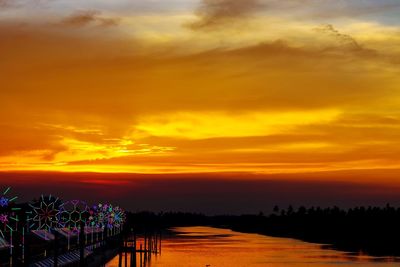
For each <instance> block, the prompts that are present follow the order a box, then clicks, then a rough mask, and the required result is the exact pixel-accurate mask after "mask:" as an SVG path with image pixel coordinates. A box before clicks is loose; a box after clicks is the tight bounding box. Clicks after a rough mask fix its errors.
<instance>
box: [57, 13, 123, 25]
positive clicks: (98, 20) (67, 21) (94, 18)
mask: <svg viewBox="0 0 400 267" xmlns="http://www.w3.org/2000/svg"><path fill="white" fill-rule="evenodd" d="M100 14H101V13H100V12H98V11H94V10H88V11H80V12H77V13H74V14H72V15H70V16H68V17H66V18H64V19H63V20H62V21H61V24H62V25H65V26H72V27H84V26H88V25H96V26H100V27H109V26H116V25H118V23H119V20H118V19H116V18H105V17H102V16H101V15H100Z"/></svg>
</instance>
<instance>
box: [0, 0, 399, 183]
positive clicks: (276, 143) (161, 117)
mask: <svg viewBox="0 0 400 267" xmlns="http://www.w3.org/2000/svg"><path fill="white" fill-rule="evenodd" d="M300 2H302V1H285V2H282V1H280V2H279V1H262V2H261V1H227V0H225V1H222V0H221V1H204V2H202V6H201V8H200V9H199V10H198V15H199V17H194V16H193V15H192V10H188V11H185V12H187V13H185V12H184V11H181V12H182V13H179V12H176V13H175V11H174V12H172V11H170V13H168V12H164V13H162V12H161V13H157V14H153V13H152V14H149V13H146V14H139V15H138V14H134V15H132V14H131V13H130V12H129V11H126V12H122V11H119V10H117V9H113V10H107V9H106V8H104V6H101V7H103V8H104V9H102V8H100V6H94V7H93V8H92V9H83V10H99V11H98V12H97V11H96V12H95V11H81V12H76V11H75V12H74V10H75V9H73V8H72V7H71V8H70V9H68V10H67V11H65V10H60V9H57V7H56V6H57V5H56V4H60V3H59V2H57V1H56V2H54V1H50V2H49V3H48V5H49V7H48V9H43V10H40V11H38V12H40V14H42V15H43V18H38V17H39V16H33V15H32V16H31V17H29V16H28V17H25V16H22V15H21V16H17V15H15V17H10V16H8V15H7V14H5V12H4V13H2V20H1V23H0V39H1V40H2V41H1V42H0V51H2V54H1V56H0V73H1V76H2V77H5V78H3V79H2V81H1V83H2V84H1V92H0V95H1V97H0V116H1V118H2V122H1V129H2V131H1V133H0V167H1V169H2V170H62V171H97V172H103V171H104V172H145V173H152V172H157V173H158V172H204V171H215V172H231V171H238V172H239V171H240V172H260V173H297V174H298V173H302V172H315V171H334V170H353V169H372V168H374V169H382V171H381V173H382V175H383V176H384V175H387V173H388V170H389V169H393V168H399V167H400V166H399V164H398V162H399V156H398V155H400V153H399V152H400V144H399V142H398V140H399V137H400V128H399V127H398V122H399V118H400V114H399V112H397V107H398V105H399V103H400V91H399V86H398V85H399V84H400V79H399V76H398V66H399V65H398V64H399V63H398V62H399V61H398V60H397V59H398V58H399V55H400V51H399V47H400V46H399V45H400V38H399V37H398V34H397V33H398V27H397V26H396V24H395V23H393V21H391V23H386V20H387V19H388V17H385V18H381V20H375V19H374V20H371V19H369V17H363V16H362V18H363V20H351V21H349V20H347V19H345V20H343V19H342V18H340V17H335V21H334V22H332V24H324V23H327V22H321V21H320V20H318V19H317V21H313V20H314V19H315V17H313V16H311V15H308V17H307V21H306V20H297V18H299V17H301V16H303V15H307V14H311V13H312V12H310V9H309V8H310V7H309V6H308V5H307V6H306V5H304V7H302V5H300ZM306 2H307V3H311V2H313V3H314V1H306ZM306 2H304V1H303V3H306ZM63 3H64V4H66V3H67V2H63ZM279 3H280V4H279ZM324 3H325V4H321V5H319V7H318V8H319V10H323V11H324V12H328V9H326V7H325V6H324V7H322V6H323V5H328V4H327V2H324ZM331 3H332V2H331ZM369 3H370V5H373V3H372V2H369ZM120 4H121V3H120ZM192 4H193V5H195V4H196V3H195V2H192ZM314 4H315V5H314ZM314 4H313V6H314V9H315V10H317V9H318V8H317V6H316V2H315V3H314ZM346 4H347V5H350V4H349V2H347V1H346ZM385 4H389V3H388V2H386V1H385ZM375 5H376V4H375ZM328 6H330V7H332V8H337V7H336V4H329V5H328ZM294 7H297V9H296V8H294ZM20 8H23V7H20ZM85 8H86V6H85ZM286 8H288V9H286ZM377 8H378V7H377ZM380 8H382V10H383V7H382V6H380ZM174 10H175V9H174ZM271 10H273V11H274V12H272V11H271ZM279 10H280V11H279ZM282 10H283V11H285V10H286V11H285V12H286V13H288V14H290V15H293V16H294V17H295V18H296V19H294V18H291V17H289V16H286V15H284V14H283V13H284V12H283V11H282ZM335 10H336V9H335ZM275 11H276V13H275ZM289 11H290V12H289ZM352 11H354V12H355V11H356V10H352ZM13 12H15V14H26V11H24V12H23V11H21V10H13ZM18 12H21V13H18ZM100 12H101V13H100ZM349 12H350V11H349ZM71 14H72V15H71ZM60 17H62V18H65V19H64V20H62V22H60V19H59V18H60ZM114 18H115V19H114ZM196 18H197V19H199V20H198V21H197V22H196V23H197V26H194V25H192V26H194V28H196V27H197V28H196V29H211V28H213V29H217V28H218V30H216V31H208V30H205V31H191V30H188V29H187V28H185V27H182V25H183V24H184V23H190V22H193V20H194V19H196ZM243 19H244V20H247V19H251V20H252V23H254V25H256V27H254V28H246V27H230V26H231V25H232V24H231V23H230V22H233V21H235V22H237V21H241V20H243ZM116 21H118V22H119V24H118V27H103V26H108V25H114V24H115V22H116ZM60 23H61V24H60ZM328 23H329V21H328ZM234 24H235V25H236V23H234ZM321 24H322V25H324V26H318V25H321ZM60 25H62V26H60ZM233 28H234V29H233ZM232 29H233V30H232ZM315 29H317V30H315ZM28 48H29V49H28ZM26 133H29V134H26ZM329 179H330V178H329ZM103 180H104V179H99V180H98V181H97V182H98V183H99V184H102V183H103V184H104V183H107V182H105V181H103Z"/></svg>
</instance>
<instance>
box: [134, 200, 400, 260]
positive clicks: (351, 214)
mask: <svg viewBox="0 0 400 267" xmlns="http://www.w3.org/2000/svg"><path fill="white" fill-rule="evenodd" d="M128 216H129V218H130V220H129V221H130V222H134V224H135V226H139V227H157V228H160V227H161V228H165V229H166V228H168V227H173V226H194V225H196V226H197V225H207V226H214V227H223V228H230V229H232V230H235V231H239V232H246V233H259V234H264V235H269V236H276V237H289V238H296V239H300V240H303V241H307V242H313V243H321V244H326V245H325V246H324V247H327V248H333V249H338V250H343V251H349V252H355V253H360V252H362V253H365V254H369V255H374V256H400V208H395V207H392V206H390V205H389V204H388V205H386V206H385V207H371V206H370V207H355V208H350V209H347V210H345V209H340V208H339V207H331V208H321V207H310V208H306V207H303V206H301V207H298V208H296V209H295V208H293V207H292V206H289V207H288V208H285V209H280V208H279V207H278V206H276V207H275V208H274V209H273V212H272V213H271V214H269V215H264V214H263V213H262V212H260V213H259V214H257V215H240V216H236V215H222V216H206V215H204V214H199V213H182V212H166V213H163V212H162V213H158V214H156V213H151V212H138V213H130V214H128Z"/></svg>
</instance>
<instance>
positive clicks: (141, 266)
mask: <svg viewBox="0 0 400 267" xmlns="http://www.w3.org/2000/svg"><path fill="white" fill-rule="evenodd" d="M139 252H140V267H143V265H142V260H143V258H142V252H143V250H142V244H140V251H139Z"/></svg>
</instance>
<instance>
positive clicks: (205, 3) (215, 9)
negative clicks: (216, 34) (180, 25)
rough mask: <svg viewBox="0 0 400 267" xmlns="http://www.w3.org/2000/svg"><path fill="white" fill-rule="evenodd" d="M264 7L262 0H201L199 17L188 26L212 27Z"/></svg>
mask: <svg viewBox="0 0 400 267" xmlns="http://www.w3.org/2000/svg"><path fill="white" fill-rule="evenodd" d="M263 7H264V3H263V2H262V0H202V2H201V4H200V6H199V7H198V9H197V10H196V14H197V16H198V17H199V19H198V21H195V22H193V23H191V24H189V25H188V26H189V27H190V28H191V29H193V30H201V29H203V30H204V29H213V28H217V27H219V26H221V25H226V24H227V23H232V22H235V21H236V20H241V19H243V18H246V17H249V16H251V15H252V14H254V13H255V12H257V11H258V10H259V9H261V8H263Z"/></svg>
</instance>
